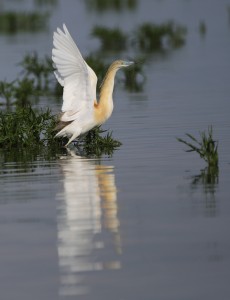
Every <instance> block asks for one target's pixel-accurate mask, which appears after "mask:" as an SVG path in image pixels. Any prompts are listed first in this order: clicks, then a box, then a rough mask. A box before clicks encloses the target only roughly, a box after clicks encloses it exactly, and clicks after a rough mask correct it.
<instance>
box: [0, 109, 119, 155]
mask: <svg viewBox="0 0 230 300" xmlns="http://www.w3.org/2000/svg"><path fill="white" fill-rule="evenodd" d="M56 124H57V116H55V115H53V114H52V113H51V111H50V110H49V109H47V110H45V111H44V110H41V109H40V110H35V109H32V107H31V106H26V107H24V108H18V109H16V110H15V111H14V112H3V111H0V149H2V150H4V151H14V150H16V151H18V152H20V153H24V152H23V151H24V150H23V149H26V150H27V151H28V153H29V152H30V151H35V153H37V154H41V153H45V151H46V152H47V155H48V153H49V154H51V153H54V152H55V151H56V153H59V152H60V148H63V147H62V146H63V145H64V144H65V143H66V141H65V138H55V134H56V132H55V131H54V128H55V126H56ZM105 132H106V131H105V130H102V129H101V128H100V127H95V128H94V129H92V130H91V131H89V132H88V133H87V134H86V135H85V136H84V137H83V138H82V139H81V141H80V142H79V143H77V145H79V146H78V147H79V148H80V149H81V154H82V155H85V156H97V157H98V156H101V155H103V154H106V155H112V153H113V151H114V150H115V149H117V148H118V147H119V146H120V145H121V143H120V142H119V141H117V140H114V139H113V138H112V133H111V132H108V133H107V134H106V135H104V136H103V135H101V134H102V133H105ZM44 147H45V148H46V149H48V150H44ZM77 149H78V148H76V150H77Z"/></svg>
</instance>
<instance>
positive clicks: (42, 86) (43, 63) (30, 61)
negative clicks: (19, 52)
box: [19, 52, 54, 91]
mask: <svg viewBox="0 0 230 300" xmlns="http://www.w3.org/2000/svg"><path fill="white" fill-rule="evenodd" d="M19 65H20V66H21V67H22V68H23V70H22V73H23V74H24V76H26V77H32V78H33V79H34V80H35V85H36V89H37V90H42V91H47V90H48V89H49V85H50V81H51V78H50V77H51V75H52V78H53V70H54V68H53V63H52V59H51V58H50V57H48V56H45V57H44V58H43V59H41V58H39V57H38V54H37V53H36V52H33V53H31V54H27V55H25V56H24V58H23V60H22V61H21V62H20V63H19Z"/></svg>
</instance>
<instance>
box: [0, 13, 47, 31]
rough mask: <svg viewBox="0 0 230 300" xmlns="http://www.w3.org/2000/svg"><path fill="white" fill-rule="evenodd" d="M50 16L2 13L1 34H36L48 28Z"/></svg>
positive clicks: (43, 14) (45, 14)
mask: <svg viewBox="0 0 230 300" xmlns="http://www.w3.org/2000/svg"><path fill="white" fill-rule="evenodd" d="M48 17H49V15H48V14H47V13H38V12H14V11H8V12H0V32H1V33H8V34H14V33H17V32H21V31H25V32H36V31H42V30H45V29H46V28H47V22H48Z"/></svg>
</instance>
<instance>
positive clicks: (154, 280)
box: [0, 0, 230, 300]
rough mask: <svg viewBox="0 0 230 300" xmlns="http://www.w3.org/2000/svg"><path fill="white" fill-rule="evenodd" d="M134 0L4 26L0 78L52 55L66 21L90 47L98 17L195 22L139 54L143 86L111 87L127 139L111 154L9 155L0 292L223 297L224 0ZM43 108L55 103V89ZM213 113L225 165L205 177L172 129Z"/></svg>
mask: <svg viewBox="0 0 230 300" xmlns="http://www.w3.org/2000/svg"><path fill="white" fill-rule="evenodd" d="M27 2H29V1H27ZM7 3H8V2H7ZM22 3H24V5H25V3H26V1H22ZM138 3H139V5H138V6H137V8H136V10H132V11H131V12H129V11H127V10H125V11H124V12H119V13H112V12H109V13H103V14H99V13H93V12H88V11H86V9H85V5H84V2H83V1H78V2H76V1H70V0H69V1H68V5H67V4H66V1H64V0H63V1H59V4H58V6H57V7H54V8H53V13H52V17H51V24H50V32H48V33H44V34H38V35H30V34H26V35H18V36H16V37H7V36H0V40H1V45H2V52H1V56H0V62H1V65H2V66H3V67H2V68H1V71H0V75H1V80H4V78H8V79H13V78H15V73H17V70H18V69H17V67H15V64H16V63H17V62H18V61H20V60H21V58H22V56H23V54H24V53H25V52H26V51H30V50H34V48H37V49H36V50H37V51H39V52H40V51H41V55H42V54H43V53H49V51H50V49H51V41H52V30H53V29H54V28H56V26H60V24H61V23H62V22H63V21H65V22H66V24H67V25H68V27H69V30H70V32H71V33H73V36H74V38H77V40H78V44H79V46H80V48H81V51H82V52H83V53H85V54H88V52H89V51H91V50H93V49H94V48H95V47H97V46H98V45H97V43H96V41H94V40H91V39H90V37H89V33H90V30H91V28H92V25H94V24H109V23H110V24H111V26H112V25H118V24H119V25H120V26H121V27H124V28H126V29H127V31H128V30H132V29H133V28H134V27H135V26H136V24H139V23H141V22H143V21H144V20H154V21H157V22H160V21H165V20H168V19H175V20H176V21H178V22H180V23H182V24H185V25H187V26H188V37H187V43H186V45H185V46H184V47H183V48H180V49H177V50H175V51H172V52H170V53H168V55H164V56H162V55H153V56H152V57H151V58H150V60H149V61H148V63H147V64H146V65H145V73H146V76H147V82H146V85H145V87H144V90H143V92H142V93H137V94H132V93H127V92H126V91H124V90H123V89H122V87H121V86H120V85H117V88H116V91H115V94H114V100H115V110H114V113H113V116H112V118H111V119H110V120H109V121H108V123H107V124H106V125H104V128H110V129H112V130H113V135H114V137H115V138H117V139H119V140H120V141H121V142H122V143H123V145H122V146H121V148H120V149H119V150H117V151H116V152H115V153H114V155H113V156H112V157H111V158H107V157H104V158H101V159H98V160H95V159H91V160H89V159H85V158H80V157H76V156H75V155H74V154H72V155H69V156H68V157H60V158H59V159H57V160H52V161H45V160H44V159H43V158H40V159H38V160H37V161H35V162H27V163H26V164H25V163H22V162H9V161H6V160H4V159H3V157H2V156H1V158H0V164H1V168H0V184H1V195H0V253H1V255H0V265H1V271H0V278H1V280H0V291H1V299H4V300H8V299H9V300H13V299H23V300H26V299H35V300H36V299H49V300H51V299H89V300H90V299H94V300H95V299H112V300H113V299H114V300H117V299H120V300H128V299H132V300H133V299H147V300H148V299H149V300H150V299H164V300H165V299H170V300H172V299H175V300H178V299H181V300H182V299H183V300H184V299H186V300H187V299H198V300H201V299H202V300H203V299H210V300H212V299H213V300H214V299H221V300H225V299H226V300H227V299H229V296H230V288H229V276H230V240H229V233H228V228H229V226H230V218H229V216H230V202H229V188H228V187H229V184H230V177H229V171H230V158H229V147H230V139H229V132H230V118H229V113H230V104H229V95H230V85H229V78H230V60H229V53H230V34H229V33H230V25H229V20H228V15H227V10H226V6H227V4H228V5H230V2H229V1H214V0H213V1H202V3H200V2H199V1H175V2H174V4H173V5H172V2H171V1H147V0H146V1H139V2H138ZM5 6H7V4H5ZM85 19H89V20H90V21H89V22H87V23H86V22H84V20H85ZM200 20H205V22H206V25H207V34H206V35H205V36H204V37H201V36H200V34H199V32H198V25H199V21H200ZM82 22H84V23H83V24H84V25H85V26H84V27H82V26H81V23H82ZM79 27H80V28H81V30H79V29H78V28H79ZM124 55H126V54H125V53H124ZM127 56H128V54H127ZM47 106H51V107H52V109H53V110H58V109H59V104H57V103H54V102H52V99H47ZM211 124H212V125H213V128H214V137H215V138H216V139H218V141H219V155H220V164H219V173H218V174H216V175H215V176H214V177H212V178H211V179H212V180H211V181H210V176H209V175H208V174H207V171H206V173H205V171H202V170H204V168H205V164H204V162H203V161H202V160H201V159H200V158H199V157H198V156H197V155H196V154H191V153H190V154H189V153H185V152H184V151H183V149H185V147H184V146H183V145H182V144H180V143H178V142H177V141H176V137H178V136H179V137H184V133H185V132H189V133H192V134H194V135H196V136H197V135H198V134H199V131H202V130H207V128H208V126H209V125H211Z"/></svg>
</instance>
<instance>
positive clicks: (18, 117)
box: [0, 106, 56, 150]
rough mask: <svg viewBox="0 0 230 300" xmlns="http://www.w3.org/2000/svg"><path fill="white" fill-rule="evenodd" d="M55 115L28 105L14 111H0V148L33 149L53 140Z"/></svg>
mask: <svg viewBox="0 0 230 300" xmlns="http://www.w3.org/2000/svg"><path fill="white" fill-rule="evenodd" d="M55 124H56V117H55V116H53V115H52V114H51V112H50V110H49V109H48V110H46V111H42V110H41V111H36V110H34V109H32V108H31V107H30V106H28V107H24V108H17V109H16V111H14V112H3V111H0V148H4V149H8V150H11V149H19V148H21V149H22V148H27V149H28V150H33V149H34V148H37V147H39V146H45V145H47V144H48V143H50V142H52V143H53V140H54V134H53V128H54V125H55Z"/></svg>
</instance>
